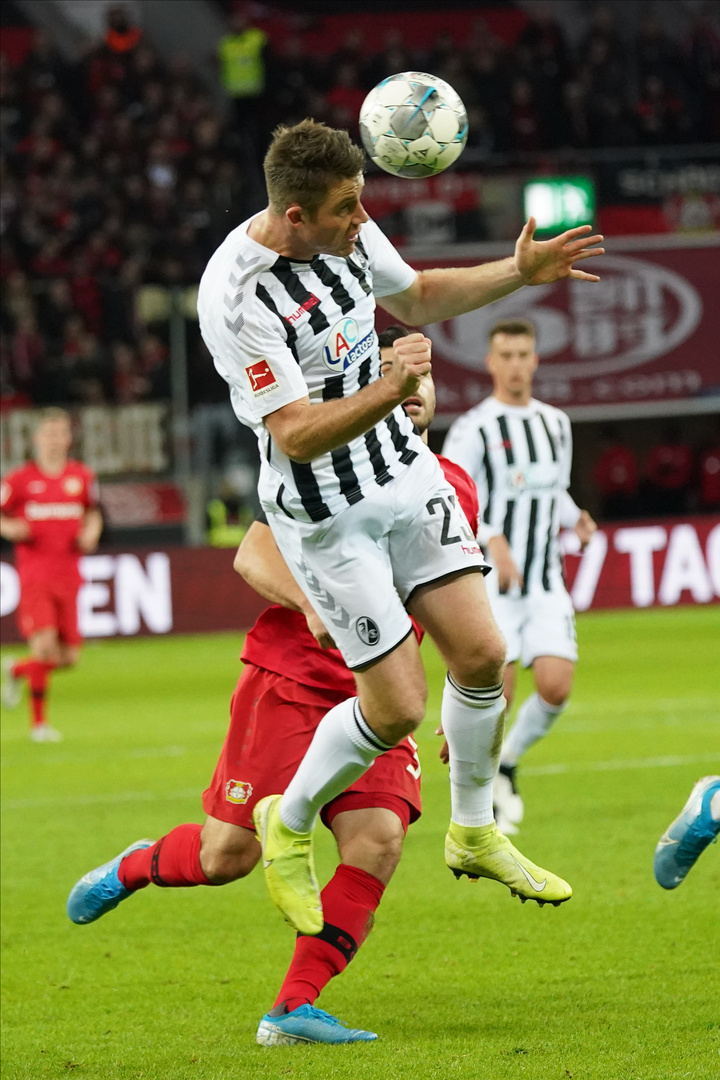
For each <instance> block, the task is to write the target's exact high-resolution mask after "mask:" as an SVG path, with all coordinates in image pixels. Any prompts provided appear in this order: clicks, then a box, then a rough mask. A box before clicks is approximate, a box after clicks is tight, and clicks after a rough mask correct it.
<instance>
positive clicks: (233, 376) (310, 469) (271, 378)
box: [198, 218, 428, 521]
mask: <svg viewBox="0 0 720 1080" xmlns="http://www.w3.org/2000/svg"><path fill="white" fill-rule="evenodd" d="M252 220H253V219H252V218H250V219H249V220H248V221H245V222H243V224H242V225H239V226H238V227H237V228H236V229H234V230H233V232H231V233H230V235H229V236H228V237H227V238H226V239H225V241H224V242H223V243H222V244H221V245H220V247H219V248H218V249H217V251H216V252H215V253H214V255H213V256H212V258H211V259H210V261H209V263H208V265H207V268H206V270H205V273H204V274H203V277H202V280H201V282H200V290H199V295H198V314H199V317H200V329H201V332H202V336H203V339H204V341H205V344H206V345H207V347H208V349H209V351H210V354H211V355H212V357H213V361H214V363H215V367H216V368H217V370H218V371H219V373H220V374H221V375H222V377H223V378H224V379H225V380H226V382H227V383H228V384H229V386H230V397H231V401H232V404H233V408H234V410H235V413H236V415H237V416H238V418H239V419H240V420H241V421H242V423H244V424H247V425H248V426H249V427H252V428H253V429H254V430H255V432H256V434H257V436H258V443H259V447H260V456H261V463H262V464H261V474H260V486H259V495H260V499H261V501H262V503H263V505H264V506H266V507H268V508H270V509H272V510H274V511H275V512H277V511H278V508H279V509H280V510H282V511H284V512H285V513H286V514H289V515H290V516H292V517H295V518H297V519H299V520H303V521H322V520H324V519H325V518H328V517H331V516H333V515H334V514H336V513H338V512H339V511H340V510H342V509H344V508H345V507H347V506H348V505H352V504H353V503H355V502H358V501H360V500H361V499H362V498H363V497H364V496H365V495H366V493H367V491H368V489H369V488H370V487H373V488H374V487H376V486H377V485H380V486H383V485H385V484H387V483H388V482H389V481H390V480H392V478H393V477H394V476H397V475H398V474H399V473H400V472H402V471H404V469H405V467H406V466H407V465H409V464H410V463H411V462H412V461H413V460H414V459H415V458H416V457H417V455H418V454H419V453H427V452H428V451H427V448H426V447H425V446H424V444H423V442H422V440H421V439H420V438H419V436H418V435H417V434H416V433H415V429H414V426H413V424H412V421H411V420H409V419H408V417H407V416H406V415H405V413H404V412H403V410H402V408H400V407H398V408H396V409H395V410H394V411H393V412H392V413H391V414H390V415H389V416H388V417H387V418H386V419H385V420H383V421H381V422H380V423H379V424H377V425H376V426H375V427H374V428H372V429H371V430H370V431H368V432H367V433H366V434H365V435H362V436H360V437H359V438H357V439H354V440H353V441H352V442H350V443H349V444H348V445H347V446H343V447H340V448H339V449H337V450H334V451H332V453H328V454H324V455H322V456H321V457H318V458H316V459H315V460H313V461H312V462H310V463H309V464H298V463H297V462H293V461H291V460H290V459H289V458H287V457H286V456H285V455H284V454H283V453H282V452H281V451H280V449H279V448H278V447H277V446H276V445H275V444H273V443H272V440H271V439H270V436H269V434H268V432H267V429H266V428H265V425H264V423H263V419H264V417H265V416H267V415H269V414H270V413H272V412H275V411H276V410H277V409H280V408H282V407H283V406H284V405H288V404H289V403H290V402H293V401H297V400H299V399H300V398H303V397H305V396H306V395H308V396H309V398H310V401H311V402H312V403H317V402H322V401H329V400H331V399H333V398H342V397H347V396H349V395H351V394H354V393H356V392H357V391H358V390H359V389H360V388H361V387H363V386H366V385H367V384H368V383H370V382H373V381H374V380H376V379H378V378H380V354H379V348H378V340H377V334H376V332H375V297H376V296H388V295H391V294H393V293H399V292H403V291H404V290H405V289H407V288H409V287H410V285H411V284H412V282H413V281H414V279H415V271H414V270H413V269H412V267H410V266H408V264H407V263H405V262H404V261H403V260H402V258H401V257H400V255H399V254H398V253H397V251H396V250H395V249H394V247H393V246H392V244H391V243H390V242H389V240H387V238H386V237H385V236H384V235H383V233H382V232H381V231H380V229H379V228H378V227H377V225H375V223H374V222H372V221H368V222H366V223H365V225H364V226H363V229H362V235H361V238H360V240H359V241H358V242H357V244H356V248H355V252H354V253H353V254H352V255H349V256H348V257H347V258H341V257H338V256H330V255H318V256H316V257H315V258H314V259H311V260H310V261H308V262H298V261H295V260H291V259H288V258H286V257H285V256H282V255H278V253H277V252H276V251H272V250H270V249H269V248H266V247H264V246H263V245H262V244H258V243H257V242H256V241H255V240H252V239H251V238H250V237H249V236H248V227H249V225H250V222H251V221H252Z"/></svg>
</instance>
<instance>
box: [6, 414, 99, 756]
mask: <svg viewBox="0 0 720 1080" xmlns="http://www.w3.org/2000/svg"><path fill="white" fill-rule="evenodd" d="M71 445H72V429H71V425H70V417H69V415H68V413H66V412H65V411H64V410H63V409H45V410H44V411H43V412H42V413H41V415H40V418H39V421H38V424H37V427H36V428H35V432H34V434H33V447H34V453H35V457H34V460H33V461H31V462H28V464H27V465H23V466H21V467H20V468H19V469H15V470H14V471H13V472H10V473H8V474H7V475H6V476H5V477H4V478H3V481H2V493H1V496H0V511H1V512H0V533H1V534H2V536H3V537H4V538H5V539H6V540H10V541H11V542H12V543H13V544H14V545H15V566H16V569H17V572H18V576H19V578H20V607H19V612H18V622H19V626H20V632H21V634H22V635H23V637H24V638H25V639H26V641H27V642H28V645H29V646H30V656H29V657H28V658H27V659H25V660H15V659H13V658H12V657H10V656H8V657H5V658H4V659H3V665H2V667H3V688H2V689H3V703H4V704H5V705H6V706H8V707H13V706H15V705H17V704H19V701H20V697H21V690H22V680H25V681H26V682H27V684H28V686H29V689H30V706H31V726H30V735H31V737H32V739H33V740H34V741H35V742H57V741H58V740H59V739H60V738H61V735H60V733H59V732H58V731H56V730H55V728H53V727H51V726H50V725H49V724H48V722H47V717H46V714H45V706H46V695H47V688H48V682H49V679H50V674H51V672H53V671H55V670H56V669H58V668H67V667H72V666H73V665H74V664H76V663H77V661H78V658H79V654H80V644H81V638H80V632H79V629H78V616H77V596H78V590H79V588H80V584H81V578H80V568H79V560H80V556H81V554H89V553H90V552H92V551H94V550H95V548H96V547H97V544H98V540H99V539H100V533H101V532H102V516H101V514H100V510H99V508H98V492H97V482H96V480H95V475H94V473H93V472H92V471H91V470H90V469H88V468H87V466H85V465H83V464H82V463H81V462H79V461H73V460H72V459H71V458H69V457H68V454H69V451H70V447H71Z"/></svg>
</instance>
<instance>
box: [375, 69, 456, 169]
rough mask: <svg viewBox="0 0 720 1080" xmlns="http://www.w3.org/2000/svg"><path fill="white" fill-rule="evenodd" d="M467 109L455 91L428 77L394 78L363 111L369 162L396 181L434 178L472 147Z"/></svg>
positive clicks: (418, 73) (417, 74) (417, 73)
mask: <svg viewBox="0 0 720 1080" xmlns="http://www.w3.org/2000/svg"><path fill="white" fill-rule="evenodd" d="M467 133H468V121H467V112H466V111H465V106H464V105H463V103H462V101H461V100H460V97H459V95H458V94H456V93H455V91H454V90H453V88H452V86H450V84H449V83H446V82H445V80H444V79H438V78H437V76H436V75H427V74H426V73H425V72H423V71H403V72H401V73H400V74H399V75H390V76H389V77H388V78H387V79H383V81H382V82H381V83H378V85H377V86H376V87H375V88H374V89H373V90H371V91H370V93H369V94H368V96H367V97H366V98H365V100H364V102H363V104H362V108H361V110H360V135H361V136H362V141H363V145H364V147H365V149H366V150H367V152H368V154H369V156H370V158H371V159H372V160H373V161H374V162H375V164H376V165H379V166H380V168H381V169H384V170H385V172H389V173H392V174H393V176H405V177H410V178H417V177H422V176H435V175H436V174H437V173H441V172H442V171H443V169H447V167H448V165H452V163H453V161H456V160H457V159H458V158H459V157H460V154H461V153H462V151H463V148H464V146H465V143H466V142H467Z"/></svg>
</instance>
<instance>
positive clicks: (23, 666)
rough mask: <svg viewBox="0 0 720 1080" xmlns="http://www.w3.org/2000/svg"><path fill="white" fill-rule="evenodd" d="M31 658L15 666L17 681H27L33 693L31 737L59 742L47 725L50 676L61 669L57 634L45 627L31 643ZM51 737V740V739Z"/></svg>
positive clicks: (56, 733)
mask: <svg viewBox="0 0 720 1080" xmlns="http://www.w3.org/2000/svg"><path fill="white" fill-rule="evenodd" d="M28 645H29V646H30V656H29V657H28V658H27V659H26V660H21V661H19V662H18V663H17V664H15V665H14V666H13V669H12V675H13V677H14V678H23V679H25V680H26V681H27V684H28V688H29V690H30V699H29V702H30V723H31V728H30V734H31V737H32V738H33V739H34V740H37V741H38V742H46V741H47V742H50V741H58V739H60V738H61V736H60V733H59V732H56V731H55V730H54V729H53V728H51V727H50V726H49V725H48V722H47V693H48V686H49V683H50V673H51V672H52V671H54V670H55V668H57V667H59V666H60V660H61V658H60V650H59V642H58V635H57V630H56V629H55V627H54V626H46V627H44V628H43V629H42V630H38V631H37V633H35V634H33V635H32V637H30V638H29V639H28ZM48 736H49V738H48Z"/></svg>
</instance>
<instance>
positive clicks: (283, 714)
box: [68, 339, 478, 1045]
mask: <svg viewBox="0 0 720 1080" xmlns="http://www.w3.org/2000/svg"><path fill="white" fill-rule="evenodd" d="M381 340H382V339H381ZM434 407H435V393H434V388H433V384H432V380H431V378H430V377H429V376H427V377H424V379H423V383H422V386H421V388H420V390H419V391H418V394H417V397H416V398H413V399H412V400H411V401H409V402H408V403H407V410H408V414H409V415H411V416H412V418H413V420H414V422H415V424H416V426H417V427H418V428H419V429H420V428H421V429H423V430H424V429H425V428H426V426H427V424H428V423H429V422H430V419H431V418H432V414H433V412H434ZM441 464H442V465H443V468H444V469H445V467H446V463H445V462H444V461H442V459H441ZM447 477H448V480H449V481H450V482H451V483H452V484H453V486H454V487H455V490H456V492H457V495H458V500H459V502H460V504H461V506H462V508H463V510H464V512H465V515H466V517H467V518H468V521H469V522H470V523H471V524H472V525H473V526H474V525H476V523H477V516H478V506H477V494H476V489H475V485H474V484H473V483H472V481H471V480H470V477H469V476H467V474H465V473H463V470H462V469H460V468H459V467H458V466H456V465H453V464H452V463H447ZM235 568H236V569H237V570H238V571H239V572H240V573H241V574H242V576H243V577H245V578H246V580H248V581H249V583H250V584H251V585H252V586H253V587H254V588H255V589H256V590H257V591H258V592H260V593H261V594H262V595H263V596H265V597H266V598H267V599H269V600H271V601H273V604H272V606H271V607H269V608H268V609H267V610H266V611H265V612H263V614H262V615H261V616H260V618H259V619H258V621H257V622H256V624H255V626H254V627H253V629H252V630H251V631H250V633H249V634H248V635H247V638H246V640H245V646H244V649H243V652H242V660H243V661H244V663H245V669H244V671H243V673H242V676H241V678H240V680H239V682H238V684H237V687H236V689H235V693H234V694H233V697H232V701H231V706H230V728H229V730H228V734H227V737H226V739H225V744H224V746H223V749H222V752H221V754H220V759H219V761H218V764H217V768H216V770H215V774H214V776H213V778H212V781H211V783H210V786H209V787H208V788H207V790H206V791H205V792H204V795H203V807H204V809H205V811H206V813H207V815H208V817H207V820H206V822H205V824H204V825H203V826H200V825H195V824H185V825H180V826H178V827H177V828H175V829H173V830H172V832H170V833H168V834H167V835H166V836H164V837H162V838H161V839H160V840H158V841H157V842H152V841H148V840H143V841H138V842H137V843H136V844H133V845H131V847H130V848H128V849H127V850H126V851H125V852H123V853H122V854H121V855H120V856H118V857H117V858H116V859H114V860H112V861H111V862H110V863H106V864H105V865H104V866H102V867H99V868H98V869H97V870H93V871H91V872H90V873H89V874H87V875H86V876H85V877H84V878H82V879H81V880H80V881H79V882H78V883H77V885H76V886H75V887H74V889H73V890H72V892H71V894H70V897H69V900H68V914H69V915H70V918H71V919H73V921H75V922H78V923H84V922H92V921H94V920H95V919H96V918H99V917H100V916H101V915H104V914H105V913H106V912H107V911H110V910H112V909H113V908H114V907H116V906H117V905H118V904H119V903H120V901H121V900H124V899H125V898H126V897H128V896H129V895H131V894H132V893H133V892H136V891H137V890H138V889H142V888H144V887H145V886H147V885H150V884H155V885H160V886H164V887H175V888H182V887H187V886H192V885H223V884H226V883H227V882H230V881H234V880H236V879H238V878H241V877H245V876H246V875H247V874H249V873H250V872H251V871H252V869H253V868H254V867H255V865H256V864H257V862H258V860H259V859H260V855H261V848H260V844H259V843H258V840H257V838H256V836H255V830H254V825H253V820H252V811H253V808H254V806H255V804H256V803H257V802H258V801H259V800H260V799H262V798H263V797H264V796H266V795H268V794H270V793H274V792H279V791H282V790H284V789H285V787H286V785H287V783H288V782H289V780H290V779H291V778H292V776H293V775H294V773H295V770H296V768H297V766H298V765H299V763H300V761H301V760H302V758H303V756H304V754H305V752H306V750H307V747H308V746H309V744H310V741H311V740H312V737H313V734H314V732H315V729H316V728H317V725H318V724H319V722H320V720H321V719H322V717H323V716H324V715H325V713H326V712H327V711H328V709H330V708H332V707H333V706H334V705H335V704H337V703H338V702H339V701H342V700H345V699H346V698H347V697H348V695H353V694H354V693H355V684H354V679H353V676H352V673H351V672H350V671H349V670H348V668H347V667H346V666H345V664H344V662H343V659H342V657H341V655H340V652H339V651H338V650H337V649H335V648H334V647H333V642H332V639H331V638H330V636H329V634H328V632H327V630H326V629H325V627H324V626H323V625H322V623H321V621H320V620H319V619H318V617H317V615H316V614H315V612H314V611H313V609H312V608H311V607H310V605H309V604H308V601H307V599H306V597H305V595H304V593H303V592H302V591H301V590H300V588H299V587H298V585H297V584H296V583H295V580H294V579H293V577H292V575H291V574H290V571H289V570H288V568H287V566H286V565H285V563H284V561H283V559H282V556H281V555H280V552H279V551H278V548H277V545H276V544H275V540H274V539H273V536H272V533H271V531H270V528H269V527H268V525H267V524H265V523H264V522H263V521H262V520H261V519H260V520H258V521H256V522H254V524H253V525H252V526H251V528H250V530H249V531H248V534H247V536H246V538H245V540H244V541H243V543H242V545H241V547H240V550H239V551H238V554H237V556H236V559H235ZM415 632H416V634H417V635H418V636H420V635H421V631H420V628H419V627H417V626H415ZM420 812H421V801H420V762H419V759H418V755H417V745H416V743H415V742H414V741H413V739H412V738H407V739H405V740H403V741H402V742H401V743H400V744H399V745H397V746H395V747H393V749H391V750H389V751H387V752H386V753H385V754H382V755H381V756H380V757H378V758H377V760H376V761H375V763H374V764H373V766H372V768H371V769H368V770H367V772H366V773H364V774H363V775H362V776H361V777H360V779H359V780H357V781H356V782H355V783H353V784H352V785H351V786H350V787H349V788H348V789H347V790H346V791H345V792H343V793H342V794H341V795H339V796H338V797H336V798H334V799H332V800H331V801H330V802H329V803H328V804H327V805H326V806H325V807H324V808H323V811H322V815H321V816H322V820H323V822H324V823H325V825H326V826H327V827H328V828H330V829H331V830H332V832H333V835H334V837H335V840H336V843H337V846H338V851H339V855H340V864H339V866H338V867H337V869H336V871H335V873H334V875H333V877H332V878H331V879H330V881H329V882H328V884H327V885H326V886H325V888H324V889H323V891H322V893H321V898H322V906H323V916H324V926H323V929H322V931H321V932H320V933H319V934H318V935H316V936H309V935H303V934H299V935H298V937H297V939H296V943H295V949H294V954H293V957H292V961H291V963H290V967H289V970H288V972H287V975H286V977H285V980H284V981H283V984H282V986H281V988H280V991H279V993H278V996H277V1000H276V1002H275V1006H274V1008H273V1009H271V1010H270V1012H269V1013H267V1014H266V1015H265V1016H264V1017H263V1018H262V1020H261V1021H260V1026H259V1029H258V1033H257V1039H258V1042H260V1043H262V1044H263V1045H279V1044H289V1043H296V1042H354V1041H361V1040H362V1041H366V1040H369V1039H374V1038H375V1036H374V1035H373V1033H371V1032H365V1031H362V1030H359V1029H352V1028H348V1027H346V1026H345V1025H344V1024H341V1023H340V1022H339V1021H337V1020H335V1019H334V1018H333V1017H330V1016H329V1015H328V1014H327V1013H325V1012H324V1011H323V1010H321V1009H317V1008H314V1002H315V1001H316V1000H317V998H318V997H319V995H320V993H321V991H322V990H323V988H324V987H325V986H326V985H327V983H328V982H329V981H330V979H331V978H332V977H333V976H334V975H337V974H339V973H340V972H341V971H343V970H344V969H345V967H347V965H348V963H349V962H350V960H352V958H353V957H354V956H355V953H356V952H357V950H358V948H359V947H360V946H361V945H362V943H363V942H364V940H365V939H366V937H367V935H368V933H369V931H370V929H371V927H372V925H373V920H374V915H375V911H376V909H377V907H378V905H379V903H380V900H381V898H382V895H383V892H384V890H385V888H386V886H387V884H388V882H389V881H390V878H391V877H392V874H393V872H394V870H395V868H396V867H397V865H398V862H399V861H400V855H401V851H402V843H403V839H404V836H405V833H406V831H407V828H408V825H409V824H411V823H412V822H413V821H415V820H417V818H418V817H419V816H420Z"/></svg>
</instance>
